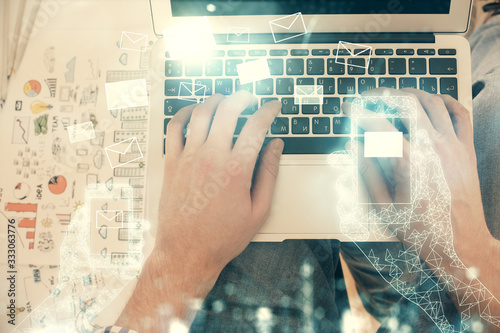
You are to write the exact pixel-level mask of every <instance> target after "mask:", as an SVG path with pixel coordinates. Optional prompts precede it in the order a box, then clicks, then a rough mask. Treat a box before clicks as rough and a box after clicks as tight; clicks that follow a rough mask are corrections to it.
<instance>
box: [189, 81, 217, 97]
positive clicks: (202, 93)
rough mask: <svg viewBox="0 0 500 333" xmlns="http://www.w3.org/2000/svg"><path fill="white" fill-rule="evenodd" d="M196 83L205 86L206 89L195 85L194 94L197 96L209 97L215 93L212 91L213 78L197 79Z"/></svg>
mask: <svg viewBox="0 0 500 333" xmlns="http://www.w3.org/2000/svg"><path fill="white" fill-rule="evenodd" d="M194 83H195V84H199V85H203V86H205V89H199V88H201V87H198V86H193V89H194V94H195V95H196V96H206V97H208V96H211V95H213V92H212V80H211V79H197V80H194Z"/></svg>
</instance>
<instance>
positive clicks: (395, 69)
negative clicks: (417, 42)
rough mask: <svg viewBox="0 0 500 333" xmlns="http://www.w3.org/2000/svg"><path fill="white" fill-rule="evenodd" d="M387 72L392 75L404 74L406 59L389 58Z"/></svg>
mask: <svg viewBox="0 0 500 333" xmlns="http://www.w3.org/2000/svg"><path fill="white" fill-rule="evenodd" d="M389 74H392V75H402V74H406V59H404V58H389Z"/></svg>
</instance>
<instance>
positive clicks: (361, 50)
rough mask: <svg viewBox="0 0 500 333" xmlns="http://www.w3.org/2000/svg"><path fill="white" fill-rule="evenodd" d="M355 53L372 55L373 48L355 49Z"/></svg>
mask: <svg viewBox="0 0 500 333" xmlns="http://www.w3.org/2000/svg"><path fill="white" fill-rule="evenodd" d="M354 54H355V55H356V56H371V55H372V49H354Z"/></svg>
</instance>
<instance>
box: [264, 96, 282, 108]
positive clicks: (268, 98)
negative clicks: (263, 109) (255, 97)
mask: <svg viewBox="0 0 500 333" xmlns="http://www.w3.org/2000/svg"><path fill="white" fill-rule="evenodd" d="M277 100H278V97H265V98H262V99H261V100H260V106H262V105H264V104H266V103H269V102H272V101H277Z"/></svg>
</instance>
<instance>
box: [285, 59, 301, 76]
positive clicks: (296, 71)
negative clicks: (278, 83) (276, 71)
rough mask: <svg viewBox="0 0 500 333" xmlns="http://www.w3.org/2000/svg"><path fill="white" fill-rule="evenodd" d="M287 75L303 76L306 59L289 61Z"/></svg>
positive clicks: (287, 62)
mask: <svg viewBox="0 0 500 333" xmlns="http://www.w3.org/2000/svg"><path fill="white" fill-rule="evenodd" d="M286 73H287V74H288V75H303V74H304V59H287V60H286Z"/></svg>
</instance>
